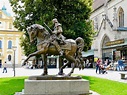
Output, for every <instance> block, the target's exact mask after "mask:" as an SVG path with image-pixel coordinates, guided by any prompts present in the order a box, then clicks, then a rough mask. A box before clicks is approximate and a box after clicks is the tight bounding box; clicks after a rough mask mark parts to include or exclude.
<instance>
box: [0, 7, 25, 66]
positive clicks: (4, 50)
mask: <svg viewBox="0 0 127 95" xmlns="http://www.w3.org/2000/svg"><path fill="white" fill-rule="evenodd" d="M22 34H23V33H22V32H20V31H18V30H17V29H15V28H14V26H13V17H11V15H10V14H9V13H8V12H7V10H6V7H5V6H3V7H2V9H0V63H2V64H4V63H5V62H6V63H7V65H8V66H11V67H12V65H13V63H14V61H15V64H16V66H18V65H21V60H22V49H21V47H20V37H21V35H22ZM13 46H16V47H17V48H16V51H15V56H14V50H13V48H12V47H13ZM14 57H15V60H14Z"/></svg>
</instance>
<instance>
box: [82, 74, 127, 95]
mask: <svg viewBox="0 0 127 95" xmlns="http://www.w3.org/2000/svg"><path fill="white" fill-rule="evenodd" d="M83 78H84V79H87V80H89V81H90V89H91V90H93V91H95V92H98V93H99V94H100V95H127V83H121V82H117V81H111V80H107V79H102V78H97V77H90V76H83Z"/></svg>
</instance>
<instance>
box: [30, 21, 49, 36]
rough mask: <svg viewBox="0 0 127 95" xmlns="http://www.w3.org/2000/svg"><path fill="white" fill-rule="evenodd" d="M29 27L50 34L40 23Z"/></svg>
mask: <svg viewBox="0 0 127 95" xmlns="http://www.w3.org/2000/svg"><path fill="white" fill-rule="evenodd" d="M31 29H35V30H36V31H41V32H45V33H46V34H48V35H50V33H49V32H48V30H47V29H46V28H45V27H43V26H42V25H40V24H33V25H31Z"/></svg>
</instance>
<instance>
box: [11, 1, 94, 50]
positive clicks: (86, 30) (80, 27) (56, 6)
mask: <svg viewBox="0 0 127 95" xmlns="http://www.w3.org/2000/svg"><path fill="white" fill-rule="evenodd" d="M10 3H11V6H12V9H13V12H14V13H15V21H14V26H15V27H16V28H17V29H19V30H20V31H26V28H27V27H28V26H30V25H32V24H35V23H37V24H41V25H43V26H44V22H45V23H46V24H47V25H48V26H49V27H50V28H51V29H53V25H52V19H53V18H57V19H58V21H59V22H60V23H61V24H62V27H63V31H64V33H63V35H64V36H65V37H66V38H72V39H76V38H77V37H82V38H83V39H84V41H85V48H84V49H85V50H87V49H88V48H89V47H90V46H91V41H92V37H93V30H92V25H91V21H90V20H89V17H90V13H91V10H92V8H91V5H92V0H10ZM25 35H26V37H28V34H27V32H26V33H25ZM27 41H28V40H27ZM25 42H26V39H22V43H25ZM28 45H30V44H22V45H21V46H25V48H28V47H27V46H28ZM25 48H24V49H25ZM26 52H27V51H26ZM28 52H29V51H28ZM31 52H33V50H32V51H31Z"/></svg>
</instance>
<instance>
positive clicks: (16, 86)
mask: <svg viewBox="0 0 127 95" xmlns="http://www.w3.org/2000/svg"><path fill="white" fill-rule="evenodd" d="M26 78H28V77H12V78H0V95H14V93H15V92H21V90H22V89H23V88H24V79H26ZM82 78H83V79H87V80H89V82H90V89H91V90H93V91H95V92H98V93H99V94H100V95H127V83H121V82H116V81H111V80H107V79H102V78H97V77H91V76H82Z"/></svg>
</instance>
